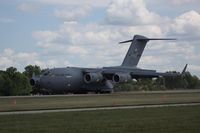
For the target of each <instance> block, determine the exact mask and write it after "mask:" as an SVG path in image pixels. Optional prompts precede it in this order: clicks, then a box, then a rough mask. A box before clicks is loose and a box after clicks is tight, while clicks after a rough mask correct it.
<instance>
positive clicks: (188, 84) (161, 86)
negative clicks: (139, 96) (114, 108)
mask: <svg viewBox="0 0 200 133" xmlns="http://www.w3.org/2000/svg"><path fill="white" fill-rule="evenodd" d="M178 89H200V80H199V79H198V77H197V76H194V75H191V74H190V72H186V73H185V74H184V75H182V76H177V77H159V78H155V79H147V78H141V79H138V80H137V81H133V82H129V83H124V84H118V85H117V86H116V87H115V91H143V90H144V91H152V90H178Z"/></svg>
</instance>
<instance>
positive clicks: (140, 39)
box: [119, 38, 176, 44]
mask: <svg viewBox="0 0 200 133" xmlns="http://www.w3.org/2000/svg"><path fill="white" fill-rule="evenodd" d="M136 40H137V41H150V40H176V38H137V39H136ZM132 41H133V39H131V40H127V41H122V42H119V43H120V44H121V43H128V42H132Z"/></svg>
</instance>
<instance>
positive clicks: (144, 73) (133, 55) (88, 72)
mask: <svg viewBox="0 0 200 133" xmlns="http://www.w3.org/2000/svg"><path fill="white" fill-rule="evenodd" d="M149 40H174V39H158V38H147V37H145V36H141V35H135V36H134V37H133V39H132V40H128V41H124V42H121V43H126V42H132V43H131V45H130V47H129V50H128V52H127V54H126V56H125V58H124V60H123V62H122V64H121V65H120V66H115V67H103V68H80V67H65V68H53V69H47V70H46V71H45V72H44V73H42V74H41V75H39V76H33V77H32V78H31V80H30V84H31V85H32V86H36V87H39V88H43V89H45V90H47V91H48V92H50V93H54V92H55V93H87V92H101V93H104V92H112V91H113V86H114V85H115V84H117V83H124V82H129V81H132V80H133V79H138V78H153V77H160V76H170V77H173V76H179V75H181V74H180V73H160V72H156V70H147V69H140V68H137V64H138V62H139V60H140V57H141V55H142V53H143V50H144V48H145V46H146V44H147V42H148V41H149ZM186 67H187V65H186V66H185V68H184V69H183V72H182V73H184V72H185V70H186Z"/></svg>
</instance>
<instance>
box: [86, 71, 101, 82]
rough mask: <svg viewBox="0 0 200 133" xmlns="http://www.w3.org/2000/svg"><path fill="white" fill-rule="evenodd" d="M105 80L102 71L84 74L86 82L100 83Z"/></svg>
mask: <svg viewBox="0 0 200 133" xmlns="http://www.w3.org/2000/svg"><path fill="white" fill-rule="evenodd" d="M102 80H103V75H102V74H101V73H86V74H85V75H84V81H85V82H86V83H98V82H101V81H102Z"/></svg>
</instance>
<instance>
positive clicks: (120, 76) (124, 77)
mask: <svg viewBox="0 0 200 133" xmlns="http://www.w3.org/2000/svg"><path fill="white" fill-rule="evenodd" d="M131 80H132V78H131V76H130V74H127V73H116V74H115V75H114V76H113V78H112V81H113V82H115V83H122V82H128V81H131Z"/></svg>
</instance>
